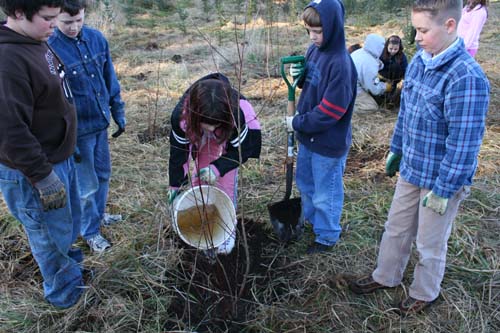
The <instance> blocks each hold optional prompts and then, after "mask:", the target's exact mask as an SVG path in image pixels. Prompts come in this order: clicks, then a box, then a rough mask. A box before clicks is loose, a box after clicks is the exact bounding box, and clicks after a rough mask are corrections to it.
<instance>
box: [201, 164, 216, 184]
mask: <svg viewBox="0 0 500 333" xmlns="http://www.w3.org/2000/svg"><path fill="white" fill-rule="evenodd" d="M198 177H199V178H200V180H201V181H202V182H203V183H206V184H208V185H214V184H215V183H216V182H217V179H218V178H219V176H217V174H216V173H215V171H214V170H213V169H212V167H211V166H207V167H205V168H203V169H201V170H200V173H199V175H198Z"/></svg>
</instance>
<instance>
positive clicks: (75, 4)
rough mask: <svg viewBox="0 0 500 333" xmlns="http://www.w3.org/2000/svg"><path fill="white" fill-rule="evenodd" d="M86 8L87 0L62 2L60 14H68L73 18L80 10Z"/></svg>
mask: <svg viewBox="0 0 500 333" xmlns="http://www.w3.org/2000/svg"><path fill="white" fill-rule="evenodd" d="M86 8H87V0H64V5H63V6H62V8H61V12H64V13H68V14H69V15H71V16H75V15H76V14H78V13H79V12H80V9H86Z"/></svg>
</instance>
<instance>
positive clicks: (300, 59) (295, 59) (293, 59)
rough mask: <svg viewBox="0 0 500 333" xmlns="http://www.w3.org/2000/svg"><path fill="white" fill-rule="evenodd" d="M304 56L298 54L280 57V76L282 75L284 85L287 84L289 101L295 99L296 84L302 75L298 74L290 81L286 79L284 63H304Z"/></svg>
mask: <svg viewBox="0 0 500 333" xmlns="http://www.w3.org/2000/svg"><path fill="white" fill-rule="evenodd" d="M305 62H306V58H305V57H304V56H302V55H299V56H288V57H282V58H281V61H280V63H281V76H282V77H283V80H285V83H286V85H287V86H288V100H289V101H295V88H296V87H297V84H298V83H299V81H300V79H302V75H300V76H298V77H296V78H295V80H293V82H292V83H290V81H289V80H288V77H287V74H286V72H285V65H286V64H297V63H302V65H305Z"/></svg>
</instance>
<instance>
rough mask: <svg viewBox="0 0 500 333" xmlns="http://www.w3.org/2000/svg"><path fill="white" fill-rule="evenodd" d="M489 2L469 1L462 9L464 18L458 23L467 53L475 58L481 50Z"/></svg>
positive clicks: (459, 34) (459, 32) (484, 0)
mask: <svg viewBox="0 0 500 333" xmlns="http://www.w3.org/2000/svg"><path fill="white" fill-rule="evenodd" d="M486 2H487V0H469V1H467V5H466V6H465V7H464V8H463V9H462V18H461V19H460V22H459V23H458V36H460V37H462V38H463V40H464V44H465V48H466V49H467V52H469V54H470V55H471V56H472V57H474V56H475V55H476V53H477V49H478V48H479V35H480V34H481V30H482V29H483V26H484V23H485V22H486V18H487V17H488V10H487V7H486Z"/></svg>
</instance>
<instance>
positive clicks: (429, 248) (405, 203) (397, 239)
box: [373, 177, 470, 302]
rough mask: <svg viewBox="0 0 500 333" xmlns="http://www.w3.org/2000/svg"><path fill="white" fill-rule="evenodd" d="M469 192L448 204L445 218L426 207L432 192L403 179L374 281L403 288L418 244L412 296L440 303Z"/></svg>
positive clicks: (462, 193)
mask: <svg viewBox="0 0 500 333" xmlns="http://www.w3.org/2000/svg"><path fill="white" fill-rule="evenodd" d="M469 191H470V190H469V186H464V187H462V188H461V189H460V190H459V191H458V192H457V193H456V194H455V195H454V196H453V197H452V198H450V199H449V200H448V207H447V209H446V212H445V214H444V215H442V216H441V215H439V214H437V213H436V212H434V211H433V210H432V209H430V208H426V207H423V206H422V200H423V198H424V196H425V195H426V194H427V193H428V192H429V190H426V189H422V188H419V187H417V186H415V185H412V184H410V183H408V182H406V181H405V180H403V179H402V178H401V177H400V178H399V179H398V182H397V185H396V192H395V193H394V197H393V199H392V204H391V208H390V210H389V216H388V218H387V222H386V223H385V231H384V234H383V235H382V241H381V244H380V250H379V254H378V259H377V268H376V269H375V271H374V272H373V279H374V280H375V281H376V282H378V283H380V284H383V285H385V286H389V287H395V286H397V285H399V284H400V283H401V280H402V279H403V273H404V271H405V268H406V265H407V263H408V259H409V257H410V254H411V246H412V243H413V241H414V240H416V245H417V252H418V256H419V258H418V263H417V266H416V267H415V271H414V274H413V283H412V284H411V286H410V289H409V294H410V296H411V297H413V298H415V299H418V300H422V301H426V302H430V301H433V300H434V299H436V298H437V297H438V296H439V291H440V286H441V281H442V280H443V276H444V270H445V265H446V251H447V249H448V246H447V242H448V238H449V236H450V233H451V228H452V224H453V220H454V219H455V217H456V215H457V212H458V207H459V205H460V202H461V201H462V200H463V199H465V198H466V197H467V196H468V195H469Z"/></svg>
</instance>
